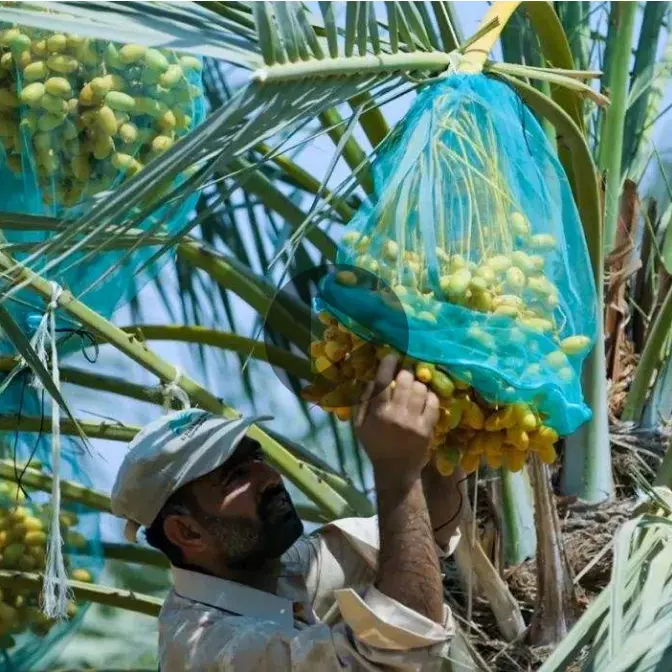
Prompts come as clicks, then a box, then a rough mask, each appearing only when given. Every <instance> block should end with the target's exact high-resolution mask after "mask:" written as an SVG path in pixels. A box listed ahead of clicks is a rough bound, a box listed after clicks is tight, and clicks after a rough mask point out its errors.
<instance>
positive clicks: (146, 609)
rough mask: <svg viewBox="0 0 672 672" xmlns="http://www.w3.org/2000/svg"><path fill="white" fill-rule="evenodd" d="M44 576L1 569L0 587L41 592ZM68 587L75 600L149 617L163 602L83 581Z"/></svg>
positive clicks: (72, 582)
mask: <svg viewBox="0 0 672 672" xmlns="http://www.w3.org/2000/svg"><path fill="white" fill-rule="evenodd" d="M43 578H44V577H43V576H42V575H41V574H32V573H29V572H18V571H12V570H9V569H0V586H5V587H7V586H11V587H12V588H13V589H16V588H25V589H27V590H31V591H35V592H37V591H41V590H42V581H43ZM68 587H69V588H70V590H72V592H73V594H74V596H75V598H76V599H77V600H81V601H82V602H95V603H97V604H104V605H106V606H108V607H117V608H119V609H125V610H126V611H134V612H136V613H138V614H145V615H147V616H158V615H159V611H160V610H161V606H162V604H163V600H161V599H159V598H158V597H151V596H150V595H141V594H140V593H136V592H135V591H133V590H120V589H119V588H110V587H108V586H101V585H97V584H94V583H83V582H82V581H72V580H70V581H68Z"/></svg>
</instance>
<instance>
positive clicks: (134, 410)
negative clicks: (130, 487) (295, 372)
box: [65, 2, 672, 540]
mask: <svg viewBox="0 0 672 672" xmlns="http://www.w3.org/2000/svg"><path fill="white" fill-rule="evenodd" d="M456 6H457V11H458V17H459V21H460V23H461V27H462V31H463V33H464V34H466V35H468V34H471V33H473V32H474V31H475V30H476V28H477V27H478V25H479V21H480V19H481V17H482V16H483V14H484V13H485V12H486V10H487V6H488V5H487V3H484V2H458V3H456ZM663 46H664V45H662V44H661V50H662V48H663ZM494 56H495V58H499V57H500V53H499V49H497V50H496V51H495V54H494ZM411 101H412V98H411V97H410V96H407V97H405V98H403V99H399V100H396V101H394V102H393V103H390V104H389V105H387V106H385V107H384V109H383V111H384V114H385V116H386V118H387V120H388V122H389V123H390V124H391V125H392V124H394V123H395V122H397V121H398V120H399V119H401V118H402V117H403V115H404V114H405V113H406V111H407V110H408V106H409V104H410V102H411ZM670 102H672V99H671V96H670V91H669V90H668V91H667V92H666V96H665V101H664V103H663V105H664V106H666V105H667V104H669V103H670ZM655 138H656V142H658V143H659V145H660V148H661V151H663V152H664V151H665V150H666V149H667V148H668V142H669V139H668V138H667V134H666V128H665V124H664V123H661V124H659V126H658V127H657V128H656V133H655ZM358 139H361V140H362V142H365V141H364V138H363V136H361V135H360V136H358ZM333 151H334V148H333V145H332V144H331V141H330V140H329V139H328V138H326V137H322V138H318V139H317V140H316V141H315V142H313V143H311V145H310V147H309V148H308V149H306V150H305V151H304V152H302V154H301V155H300V158H299V162H300V163H302V164H303V165H305V166H307V167H311V169H313V168H315V167H319V166H326V165H328V164H329V162H330V160H331V157H332V155H333ZM347 174H348V170H347V168H346V167H345V166H344V165H343V164H341V165H339V166H337V170H336V171H335V174H334V177H333V184H338V183H339V182H340V180H341V179H343V178H344V177H346V176H347ZM160 281H161V282H162V283H165V284H166V285H167V286H168V287H173V288H174V291H173V293H174V294H175V295H176V287H177V285H176V279H175V277H174V275H173V274H172V273H171V272H170V268H169V267H166V268H165V270H164V271H163V272H162V274H161V276H160ZM140 300H141V304H142V306H143V310H144V312H145V321H146V322H149V323H156V324H167V323H170V317H169V315H168V314H167V312H166V311H165V309H164V308H163V306H162V302H161V300H160V297H159V296H158V294H157V293H156V290H155V288H154V286H153V285H151V284H150V285H148V286H147V287H146V288H145V289H144V290H143V291H142V292H141V295H140ZM176 301H177V299H176ZM232 305H233V307H234V310H235V312H236V315H237V316H238V317H239V319H240V323H241V324H248V325H249V329H248V334H247V335H250V336H253V335H255V331H254V325H255V323H256V322H255V314H254V313H253V311H252V310H251V309H250V308H249V307H248V306H247V305H246V304H244V303H243V302H242V301H241V300H238V299H236V298H235V297H234V298H233V299H232ZM178 313H179V310H178ZM114 321H115V323H116V324H119V325H127V324H129V323H130V314H129V311H128V309H127V308H122V309H121V310H119V311H118V312H117V314H116V315H115V319H114ZM214 323H215V320H214V319H213V326H214ZM206 326H208V325H207V324H206ZM151 347H152V349H153V350H154V351H155V352H156V353H157V354H159V355H160V356H162V357H164V358H165V359H167V360H168V361H170V362H173V363H175V364H179V366H180V367H181V368H182V369H183V370H184V371H185V372H186V373H187V374H188V375H189V376H191V377H193V378H195V379H196V380H197V381H199V382H200V383H201V384H204V385H205V386H206V387H208V388H209V389H211V390H212V391H213V392H215V393H216V394H218V395H219V396H221V397H223V398H224V399H225V400H226V401H227V402H229V403H231V404H233V405H236V407H237V408H238V409H239V410H240V411H242V412H243V413H249V412H253V411H255V410H257V411H263V412H264V413H270V414H273V415H274V416H275V420H274V421H272V422H271V423H270V426H271V427H272V428H274V429H276V430H278V431H280V432H282V433H283V434H285V435H287V436H288V437H290V438H292V439H295V440H297V441H301V439H302V438H303V437H304V436H305V434H306V433H307V431H308V423H307V422H306V421H305V419H304V418H303V417H301V416H300V415H299V414H298V412H297V405H296V402H295V400H294V399H293V398H292V397H291V395H290V393H289V392H288V391H287V390H286V389H285V388H284V387H283V386H282V385H281V383H280V382H279V381H278V380H277V378H275V376H274V375H273V374H271V373H270V370H269V368H268V367H267V365H264V364H260V363H256V362H251V364H250V366H251V367H252V369H253V371H256V372H257V375H255V376H254V379H255V380H256V382H257V384H258V385H260V388H259V389H258V394H257V401H258V407H257V409H254V408H252V406H251V405H250V404H249V403H248V402H247V401H246V399H245V398H244V395H243V394H242V386H241V384H240V381H239V376H238V368H237V363H236V360H234V359H233V358H229V359H228V365H227V363H226V360H225V358H223V357H222V356H221V353H217V352H214V351H213V350H212V349H209V350H208V352H207V355H206V356H207V365H206V367H205V369H203V368H202V367H201V366H200V363H199V362H198V360H197V358H196V357H195V356H194V353H195V351H194V350H193V349H191V348H189V347H188V346H185V345H181V344H176V343H168V342H154V343H152V344H151ZM67 365H70V366H78V367H82V368H84V367H86V368H93V370H95V371H96V372H98V373H102V374H110V375H116V376H120V377H123V378H125V379H128V380H133V381H134V382H138V383H141V384H145V385H148V386H154V385H155V384H156V379H155V378H154V377H153V376H151V375H150V374H148V373H146V372H145V371H144V370H142V369H141V368H140V367H138V366H136V365H129V363H128V361H127V360H126V359H125V358H124V357H123V356H122V355H120V354H118V353H116V352H115V351H114V350H113V349H112V348H111V347H110V346H102V347H101V350H100V357H99V360H98V361H97V362H96V364H95V365H94V366H93V367H91V366H90V365H88V364H87V363H86V361H85V360H84V359H83V357H82V356H81V355H74V356H73V357H71V358H68V361H67ZM65 388H66V392H67V395H68V399H69V400H70V401H71V402H72V404H73V406H74V408H75V409H76V411H77V412H76V415H77V416H78V417H82V418H86V417H87V416H88V417H89V418H90V419H92V420H95V419H98V420H101V419H104V418H108V419H109V420H111V421H115V422H116V421H119V422H123V423H126V424H133V425H143V424H145V423H147V422H149V421H151V420H153V419H154V418H156V417H157V416H158V414H159V413H160V412H161V411H160V409H159V408H157V407H156V406H153V405H150V404H144V403H142V402H136V401H132V400H127V399H125V398H123V397H118V396H113V395H107V394H102V393H101V394H98V393H96V394H92V393H91V392H90V391H87V390H84V389H81V388H77V387H74V386H67V385H66V386H65ZM320 413H321V412H320V411H316V417H318V416H319V415H320ZM94 445H95V448H96V454H94V455H93V456H92V458H89V459H88V464H87V465H86V468H87V472H88V473H89V474H90V476H91V479H92V481H93V484H94V486H95V487H96V488H98V489H100V490H102V491H104V492H109V491H110V489H111V486H112V484H113V481H114V477H115V474H116V471H117V469H118V467H119V464H120V463H121V460H122V459H123V456H124V454H125V452H126V446H125V444H121V443H114V442H109V441H95V442H94ZM309 447H310V448H311V449H312V450H314V451H315V452H316V453H317V454H318V455H320V456H321V457H323V458H325V459H327V461H329V462H331V463H333V464H335V450H334V447H333V446H332V445H330V444H328V443H326V442H324V443H320V442H316V443H313V444H311V445H310V446H309ZM351 466H352V468H353V469H354V465H351ZM369 485H370V483H369ZM103 529H104V537H105V538H108V539H117V540H118V539H120V538H121V529H122V528H121V522H120V521H117V520H116V519H112V518H110V517H105V521H104V527H103Z"/></svg>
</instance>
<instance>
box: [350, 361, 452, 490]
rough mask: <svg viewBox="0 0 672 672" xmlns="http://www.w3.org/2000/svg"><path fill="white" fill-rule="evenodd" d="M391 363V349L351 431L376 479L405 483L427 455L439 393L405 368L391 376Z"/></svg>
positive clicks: (412, 478) (393, 363) (417, 472)
mask: <svg viewBox="0 0 672 672" xmlns="http://www.w3.org/2000/svg"><path fill="white" fill-rule="evenodd" d="M397 366H398V359H397V358H396V357H395V356H393V355H391V356H389V357H386V358H385V359H384V360H383V361H382V362H381V363H380V367H379V369H378V375H377V377H376V380H375V382H374V384H373V386H372V389H371V390H370V394H369V398H368V400H366V401H365V404H364V405H363V406H362V407H360V409H359V411H358V413H357V418H356V424H357V437H358V438H359V440H360V441H361V442H362V445H363V446H364V449H365V450H366V452H367V454H368V456H369V459H370V460H371V464H372V465H373V469H374V472H375V474H376V480H378V479H379V478H383V479H385V480H386V481H387V480H388V479H389V480H391V481H395V482H397V483H399V484H401V483H402V482H405V483H408V484H409V485H410V484H411V483H413V482H414V481H415V480H417V479H418V478H419V477H420V474H421V473H422V470H423V468H424V467H425V465H426V464H427V462H428V460H429V440H430V438H431V436H432V430H433V429H434V425H435V424H436V422H437V420H438V419H439V399H438V397H437V396H436V395H435V394H434V393H433V392H430V391H429V390H428V389H427V386H426V385H424V384H423V383H420V382H418V381H416V380H415V378H414V376H413V374H412V373H411V372H410V371H403V370H402V371H400V372H399V373H398V374H397V376H396V378H395V377H394V374H395V371H396V369H397ZM393 381H394V385H392V382H393Z"/></svg>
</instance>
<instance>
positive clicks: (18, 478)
mask: <svg viewBox="0 0 672 672" xmlns="http://www.w3.org/2000/svg"><path fill="white" fill-rule="evenodd" d="M29 374H30V372H29V371H26V372H25V374H24V378H23V384H22V385H21V397H20V400H19V411H18V414H17V416H18V417H17V425H16V436H15V438H14V450H13V453H14V459H13V462H14V477H15V478H16V485H17V487H18V490H21V492H22V493H23V494H24V496H25V497H26V499H28V500H30V499H31V497H30V494H29V493H28V492H27V491H26V489H25V488H24V487H23V477H24V476H25V474H26V469H28V467H29V466H30V463H31V462H32V460H33V458H34V457H35V453H37V448H38V446H39V445H40V441H41V440H42V433H43V432H44V388H42V393H41V395H40V429H39V431H38V433H37V440H36V441H35V445H34V446H33V449H32V450H31V452H30V456H29V457H28V460H27V462H26V463H25V464H24V465H23V468H22V469H21V473H20V474H19V470H18V468H17V458H18V445H19V434H20V426H21V414H22V412H23V397H24V392H25V389H26V381H27V379H28V375H29ZM18 490H17V492H16V497H17V498H16V504H17V505H18V503H19V502H18V495H19V491H18Z"/></svg>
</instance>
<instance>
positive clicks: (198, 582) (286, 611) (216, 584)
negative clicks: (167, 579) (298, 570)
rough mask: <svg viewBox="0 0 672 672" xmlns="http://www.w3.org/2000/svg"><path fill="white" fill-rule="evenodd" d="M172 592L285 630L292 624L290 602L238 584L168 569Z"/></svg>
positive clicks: (185, 571)
mask: <svg viewBox="0 0 672 672" xmlns="http://www.w3.org/2000/svg"><path fill="white" fill-rule="evenodd" d="M172 570H173V586H174V588H175V592H176V593H177V594H178V595H181V596H182V597H186V598H187V599H190V600H194V601H195V602H201V603H202V604H207V605H209V606H211V607H215V608H217V609H225V610H226V611H231V612H233V613H235V614H239V615H240V616H249V617H253V618H260V619H264V620H267V621H274V622H276V623H279V624H280V625H283V626H285V627H290V628H291V627H292V626H293V623H294V615H293V605H292V602H291V600H288V599H285V598H284V597H278V596H277V595H274V594H273V593H267V592H265V591H263V590H258V589H257V588H251V587H250V586H245V585H243V584H242V583H236V582H235V581H228V580H227V579H220V578H218V577H216V576H209V575H208V574H201V573H199V572H192V571H190V570H188V569H181V568H179V567H172Z"/></svg>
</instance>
